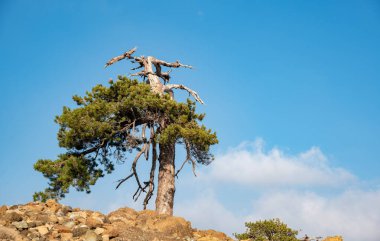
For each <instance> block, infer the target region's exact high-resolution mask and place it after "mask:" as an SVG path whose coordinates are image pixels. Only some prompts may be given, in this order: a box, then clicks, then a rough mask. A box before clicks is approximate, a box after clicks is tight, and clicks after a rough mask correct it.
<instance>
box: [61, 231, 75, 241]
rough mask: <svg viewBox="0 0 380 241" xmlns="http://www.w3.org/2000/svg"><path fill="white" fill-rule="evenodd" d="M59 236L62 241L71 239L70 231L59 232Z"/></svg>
mask: <svg viewBox="0 0 380 241" xmlns="http://www.w3.org/2000/svg"><path fill="white" fill-rule="evenodd" d="M60 236H61V240H62V241H71V240H72V239H73V234H72V233H61V234H60Z"/></svg>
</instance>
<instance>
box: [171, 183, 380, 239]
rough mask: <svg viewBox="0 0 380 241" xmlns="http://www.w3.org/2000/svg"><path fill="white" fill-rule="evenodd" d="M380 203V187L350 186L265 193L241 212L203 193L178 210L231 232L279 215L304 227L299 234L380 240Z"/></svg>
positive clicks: (199, 222) (200, 225)
mask: <svg viewBox="0 0 380 241" xmlns="http://www.w3.org/2000/svg"><path fill="white" fill-rule="evenodd" d="M248 201H249V200H247V202H248ZM379 203H380V190H369V191H363V190H348V191H344V192H343V193H340V194H338V195H335V196H333V197H326V196H323V195H319V194H317V193H314V192H298V191H288V192H281V193H264V194H262V195H261V196H260V197H259V198H258V199H256V200H253V201H252V204H253V205H252V209H251V211H250V213H247V215H243V216H239V215H237V214H236V210H228V209H227V208H226V207H225V206H224V205H223V202H222V200H218V199H217V198H216V197H215V196H214V195H210V194H204V193H200V194H198V195H197V196H196V197H195V198H194V199H192V200H187V201H186V202H182V203H178V204H177V206H176V209H175V214H176V215H178V216H183V217H185V218H186V219H188V220H190V221H191V222H192V225H193V226H194V227H196V228H200V229H210V228H213V229H216V230H219V231H223V232H225V233H226V234H228V235H232V233H235V232H238V233H241V232H244V231H245V227H244V222H254V221H257V220H263V219H272V218H280V219H281V220H282V221H283V222H284V223H286V224H288V226H289V227H291V228H292V229H296V230H301V231H300V233H299V236H300V237H302V236H304V235H305V234H308V235H309V236H311V237H317V236H323V237H326V236H332V235H342V236H343V238H344V240H345V241H356V240H360V241H378V239H379V237H380V229H379V228H378V224H379V223H380V205H379ZM236 209H239V207H236Z"/></svg>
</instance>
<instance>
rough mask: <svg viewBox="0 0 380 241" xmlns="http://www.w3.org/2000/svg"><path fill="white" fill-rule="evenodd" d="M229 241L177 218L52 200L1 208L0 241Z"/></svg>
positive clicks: (128, 209)
mask: <svg viewBox="0 0 380 241" xmlns="http://www.w3.org/2000/svg"><path fill="white" fill-rule="evenodd" d="M5 240H7V241H9V240H17V241H23V240H33V241H47V240H49V241H50V240H57V241H58V240H82V241H108V240H110V241H111V240H113V241H161V240H162V241H164V240H165V241H174V240H186V241H196V240H197V241H232V240H233V239H231V238H229V237H228V236H226V235H225V234H224V233H220V232H216V231H213V230H207V231H202V230H197V229H194V228H192V227H191V224H190V222H188V221H186V220H185V219H183V218H179V217H170V216H164V215H157V214H156V213H155V212H154V211H151V210H146V211H140V212H137V211H135V210H133V209H130V208H121V209H118V210H116V211H114V212H111V213H110V214H108V215H104V214H101V213H99V212H93V211H87V210H80V209H78V208H71V207H69V206H64V205H61V204H59V203H57V202H55V201H53V200H49V201H48V202H46V203H40V202H32V203H28V204H25V205H14V206H1V207H0V241H5Z"/></svg>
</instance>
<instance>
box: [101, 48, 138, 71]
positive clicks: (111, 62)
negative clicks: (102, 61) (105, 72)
mask: <svg viewBox="0 0 380 241" xmlns="http://www.w3.org/2000/svg"><path fill="white" fill-rule="evenodd" d="M136 50H137V48H136V47H134V48H133V49H131V50H129V51H127V52H125V53H124V54H122V55H119V56H116V57H114V58H112V59H110V60H109V61H108V62H107V63H106V65H105V66H104V68H107V67H108V66H110V65H112V64H114V63H116V62H118V61H120V60H123V59H125V58H128V59H131V58H133V57H132V54H133V53H134V52H136Z"/></svg>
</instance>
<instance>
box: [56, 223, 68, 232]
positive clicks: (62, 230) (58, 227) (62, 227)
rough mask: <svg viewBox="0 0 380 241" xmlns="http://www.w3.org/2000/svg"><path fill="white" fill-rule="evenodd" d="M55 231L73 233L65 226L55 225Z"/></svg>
mask: <svg viewBox="0 0 380 241" xmlns="http://www.w3.org/2000/svg"><path fill="white" fill-rule="evenodd" d="M53 229H54V230H56V231H57V232H58V233H71V229H70V228H68V227H66V226H64V225H55V226H54V227H53Z"/></svg>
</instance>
